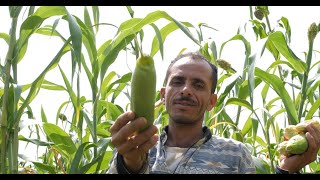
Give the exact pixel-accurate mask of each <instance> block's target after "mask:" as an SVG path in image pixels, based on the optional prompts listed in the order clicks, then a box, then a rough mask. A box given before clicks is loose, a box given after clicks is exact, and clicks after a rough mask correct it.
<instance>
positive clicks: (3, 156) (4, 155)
mask: <svg viewBox="0 0 320 180" xmlns="http://www.w3.org/2000/svg"><path fill="white" fill-rule="evenodd" d="M17 21H18V18H17V17H14V18H12V22H11V30H10V43H9V49H8V52H7V55H6V62H5V80H4V90H3V97H2V98H3V100H2V119H1V132H2V136H1V138H2V140H1V167H0V171H1V173H2V174H5V173H6V160H7V140H8V139H9V136H10V134H8V132H10V130H9V129H7V124H8V109H7V108H8V106H7V104H8V98H9V97H8V93H9V83H10V82H9V81H10V77H11V76H10V69H11V64H12V60H13V58H14V48H15V46H16V27H17ZM15 158H18V155H17V156H16V157H15ZM17 168H18V167H17Z"/></svg>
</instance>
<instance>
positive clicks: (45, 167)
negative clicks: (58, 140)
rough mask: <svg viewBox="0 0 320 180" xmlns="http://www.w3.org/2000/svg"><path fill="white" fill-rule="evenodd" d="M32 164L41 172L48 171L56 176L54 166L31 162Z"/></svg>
mask: <svg viewBox="0 0 320 180" xmlns="http://www.w3.org/2000/svg"><path fill="white" fill-rule="evenodd" d="M32 163H33V164H34V166H35V167H36V168H39V169H41V170H43V171H48V172H49V173H50V174H56V171H55V167H54V166H51V165H48V164H44V163H40V162H32Z"/></svg>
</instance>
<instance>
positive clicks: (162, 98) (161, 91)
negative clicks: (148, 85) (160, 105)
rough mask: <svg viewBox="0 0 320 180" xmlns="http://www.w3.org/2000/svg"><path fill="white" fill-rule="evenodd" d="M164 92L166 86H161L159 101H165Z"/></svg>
mask: <svg viewBox="0 0 320 180" xmlns="http://www.w3.org/2000/svg"><path fill="white" fill-rule="evenodd" d="M165 93H166V88H165V87H162V88H161V89H160V98H161V101H162V102H164V101H165Z"/></svg>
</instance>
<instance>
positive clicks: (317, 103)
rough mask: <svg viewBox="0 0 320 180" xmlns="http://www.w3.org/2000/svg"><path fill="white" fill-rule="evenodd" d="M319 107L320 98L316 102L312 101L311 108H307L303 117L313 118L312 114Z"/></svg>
mask: <svg viewBox="0 0 320 180" xmlns="http://www.w3.org/2000/svg"><path fill="white" fill-rule="evenodd" d="M319 107H320V99H317V100H316V102H314V103H313V104H312V106H311V108H310V109H309V111H308V113H307V115H306V117H305V119H312V118H313V114H314V113H315V112H316V111H317V110H318V109H319Z"/></svg>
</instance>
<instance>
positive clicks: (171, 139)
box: [166, 125, 204, 148]
mask: <svg viewBox="0 0 320 180" xmlns="http://www.w3.org/2000/svg"><path fill="white" fill-rule="evenodd" d="M203 135H204V133H203V130H202V127H201V126H200V127H194V125H193V126H185V125H178V126H177V125H169V127H168V140H167V141H166V146H169V147H181V148H188V147H191V146H192V145H193V144H194V143H196V142H198V141H199V140H200V139H201V138H203Z"/></svg>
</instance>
